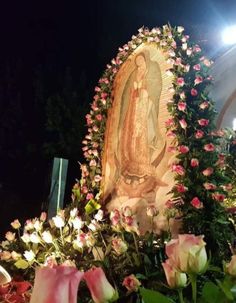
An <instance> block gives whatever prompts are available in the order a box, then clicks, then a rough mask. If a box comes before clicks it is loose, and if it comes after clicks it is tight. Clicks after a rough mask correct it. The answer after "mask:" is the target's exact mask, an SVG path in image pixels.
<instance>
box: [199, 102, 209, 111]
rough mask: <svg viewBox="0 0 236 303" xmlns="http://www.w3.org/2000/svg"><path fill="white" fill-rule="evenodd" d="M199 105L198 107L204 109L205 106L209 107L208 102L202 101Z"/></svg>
mask: <svg viewBox="0 0 236 303" xmlns="http://www.w3.org/2000/svg"><path fill="white" fill-rule="evenodd" d="M199 107H200V108H201V109H206V108H208V107H209V102H207V101H204V102H202V103H201V104H200V105H199Z"/></svg>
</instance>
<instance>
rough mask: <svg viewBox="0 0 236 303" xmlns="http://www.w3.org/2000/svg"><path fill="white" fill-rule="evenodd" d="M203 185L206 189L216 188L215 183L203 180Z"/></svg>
mask: <svg viewBox="0 0 236 303" xmlns="http://www.w3.org/2000/svg"><path fill="white" fill-rule="evenodd" d="M203 186H204V187H205V189H206V190H214V189H216V185H215V184H213V183H208V182H205V183H204V184H203Z"/></svg>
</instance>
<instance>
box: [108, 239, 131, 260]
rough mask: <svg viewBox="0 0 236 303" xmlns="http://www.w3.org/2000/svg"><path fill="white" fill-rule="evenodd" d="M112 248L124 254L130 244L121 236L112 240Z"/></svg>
mask: <svg viewBox="0 0 236 303" xmlns="http://www.w3.org/2000/svg"><path fill="white" fill-rule="evenodd" d="M111 244H112V248H113V249H114V251H115V252H116V253H117V255H118V256H120V255H122V254H123V253H125V252H126V251H127V249H128V245H127V243H126V242H125V241H123V240H122V239H121V238H114V239H113V240H112V241H111Z"/></svg>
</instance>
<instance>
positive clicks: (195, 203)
mask: <svg viewBox="0 0 236 303" xmlns="http://www.w3.org/2000/svg"><path fill="white" fill-rule="evenodd" d="M190 203H191V205H192V206H193V207H195V208H197V209H200V208H203V204H202V202H201V201H200V200H199V199H198V197H194V198H193V199H192V200H191V202H190Z"/></svg>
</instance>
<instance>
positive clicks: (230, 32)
mask: <svg viewBox="0 0 236 303" xmlns="http://www.w3.org/2000/svg"><path fill="white" fill-rule="evenodd" d="M222 40H223V42H224V43H225V44H236V25H232V26H229V27H226V28H225V30H224V31H223V32H222Z"/></svg>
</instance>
